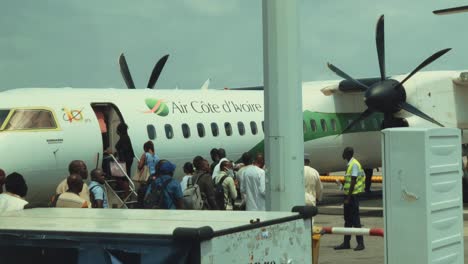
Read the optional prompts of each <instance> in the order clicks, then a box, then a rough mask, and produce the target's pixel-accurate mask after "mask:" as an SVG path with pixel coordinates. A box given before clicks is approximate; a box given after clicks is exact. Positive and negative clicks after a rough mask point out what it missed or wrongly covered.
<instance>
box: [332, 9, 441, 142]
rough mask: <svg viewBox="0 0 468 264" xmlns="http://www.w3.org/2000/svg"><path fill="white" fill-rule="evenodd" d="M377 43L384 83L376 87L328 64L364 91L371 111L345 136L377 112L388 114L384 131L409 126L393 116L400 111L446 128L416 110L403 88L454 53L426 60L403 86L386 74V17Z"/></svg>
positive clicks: (435, 55) (376, 36) (381, 76)
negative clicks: (429, 66) (437, 61)
mask: <svg viewBox="0 0 468 264" xmlns="http://www.w3.org/2000/svg"><path fill="white" fill-rule="evenodd" d="M375 41H376V46H377V56H378V60H379V69H380V81H378V80H377V81H376V82H375V83H373V84H372V85H366V84H363V83H362V82H360V81H358V80H356V79H353V78H352V77H351V76H349V75H348V74H346V73H345V72H343V71H342V70H340V69H339V68H338V67H336V66H334V65H332V64H330V63H328V68H330V70H332V71H333V72H335V73H336V74H337V75H338V76H340V77H342V78H344V79H346V80H347V81H349V82H352V83H354V84H355V85H357V86H358V88H357V89H359V90H361V91H364V92H365V94H364V99H365V103H366V105H367V109H366V110H365V111H364V112H363V113H361V115H360V116H359V117H358V118H357V119H356V120H353V121H352V122H351V123H350V124H349V125H348V126H347V127H346V128H345V129H344V130H343V132H342V133H345V132H347V131H348V130H350V129H351V128H352V127H353V126H354V125H356V124H357V123H359V122H361V121H362V120H364V119H366V118H367V117H369V116H370V115H371V114H373V113H375V112H381V113H383V114H384V122H383V128H388V127H399V126H405V123H404V122H402V120H401V119H400V120H399V119H398V118H395V117H394V116H393V114H395V113H396V112H398V111H400V110H402V109H403V110H406V111H408V112H410V113H412V114H413V115H416V116H419V117H421V118H424V119H426V120H428V121H430V122H432V123H434V124H437V125H439V126H443V125H442V124H441V123H439V122H437V121H436V120H434V119H433V118H431V117H430V116H428V115H427V114H425V113H423V112H422V111H420V110H418V109H417V108H416V107H414V106H412V105H411V104H409V103H407V102H406V91H405V88H404V86H403V84H404V83H405V82H406V81H407V80H409V79H410V78H411V77H412V76H413V75H414V74H416V73H417V72H418V71H420V70H421V69H422V68H424V67H426V66H427V65H429V64H431V63H432V62H433V61H435V60H437V59H438V58H439V57H440V56H442V55H444V54H445V53H447V52H448V51H449V50H450V49H443V50H440V51H438V52H436V53H434V54H433V55H432V56H430V57H429V58H427V59H426V60H424V61H423V62H422V63H421V64H420V65H419V66H418V67H416V68H415V69H414V70H413V71H412V72H411V73H410V74H408V76H406V78H405V79H403V80H402V81H401V82H399V81H397V80H393V79H388V78H387V76H386V72H385V43H384V42H385V37H384V16H383V15H382V16H380V18H379V20H378V22H377V27H376V34H375Z"/></svg>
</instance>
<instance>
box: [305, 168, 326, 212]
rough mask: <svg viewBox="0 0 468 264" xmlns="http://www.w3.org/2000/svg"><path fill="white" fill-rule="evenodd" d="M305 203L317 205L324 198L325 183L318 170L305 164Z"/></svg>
mask: <svg viewBox="0 0 468 264" xmlns="http://www.w3.org/2000/svg"><path fill="white" fill-rule="evenodd" d="M304 187H305V204H306V205H313V206H316V204H317V201H320V200H321V199H322V191H323V185H322V182H321V181H320V174H319V173H318V171H317V170H316V169H314V168H312V167H310V166H304Z"/></svg>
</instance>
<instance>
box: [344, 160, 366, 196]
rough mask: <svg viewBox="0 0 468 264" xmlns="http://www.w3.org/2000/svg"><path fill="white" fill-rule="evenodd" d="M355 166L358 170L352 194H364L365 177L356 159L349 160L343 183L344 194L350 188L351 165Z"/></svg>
mask: <svg viewBox="0 0 468 264" xmlns="http://www.w3.org/2000/svg"><path fill="white" fill-rule="evenodd" d="M354 164H356V165H357V166H358V169H359V174H358V176H357V177H356V184H355V185H354V190H353V193H352V194H358V193H362V192H364V185H365V177H364V170H363V169H362V166H361V163H359V161H358V160H357V159H354V158H353V159H351V161H350V162H349V164H348V168H347V169H346V175H345V182H344V185H343V191H344V193H345V194H348V193H349V188H350V187H351V178H352V176H351V172H352V171H353V165H354Z"/></svg>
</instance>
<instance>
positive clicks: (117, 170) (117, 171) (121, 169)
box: [110, 161, 127, 177]
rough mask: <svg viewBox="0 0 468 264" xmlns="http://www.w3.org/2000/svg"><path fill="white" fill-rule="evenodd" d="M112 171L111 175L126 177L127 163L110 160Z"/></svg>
mask: <svg viewBox="0 0 468 264" xmlns="http://www.w3.org/2000/svg"><path fill="white" fill-rule="evenodd" d="M119 165H120V166H119ZM110 171H111V176H114V177H125V173H126V172H127V166H126V165H125V162H119V163H117V162H115V161H111V162H110Z"/></svg>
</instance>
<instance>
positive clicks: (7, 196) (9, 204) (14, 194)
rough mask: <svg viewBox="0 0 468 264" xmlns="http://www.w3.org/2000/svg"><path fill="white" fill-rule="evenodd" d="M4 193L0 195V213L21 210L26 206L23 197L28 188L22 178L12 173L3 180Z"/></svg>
mask: <svg viewBox="0 0 468 264" xmlns="http://www.w3.org/2000/svg"><path fill="white" fill-rule="evenodd" d="M5 189H6V192H4V193H2V194H0V213H3V212H9V211H18V210H23V209H24V206H25V205H27V204H28V202H27V201H26V200H24V197H25V196H26V194H27V192H28V186H27V185H26V181H25V180H24V178H23V176H22V175H21V174H19V173H16V172H13V173H12V174H10V175H8V176H7V177H6V179H5Z"/></svg>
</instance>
